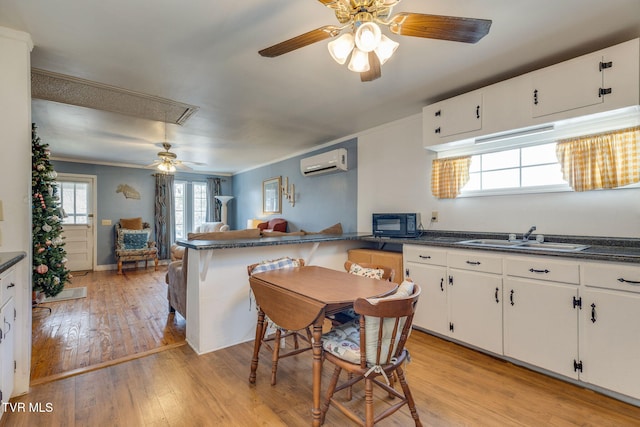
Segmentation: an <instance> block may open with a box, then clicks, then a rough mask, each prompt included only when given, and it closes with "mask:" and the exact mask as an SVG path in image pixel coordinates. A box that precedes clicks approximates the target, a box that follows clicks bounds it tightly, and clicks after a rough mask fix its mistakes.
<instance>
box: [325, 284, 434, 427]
mask: <svg viewBox="0 0 640 427" xmlns="http://www.w3.org/2000/svg"><path fill="white" fill-rule="evenodd" d="M419 296H420V287H419V286H418V285H415V284H413V283H412V282H410V281H409V280H406V281H405V282H403V283H402V284H401V285H400V287H399V288H398V291H397V292H396V294H393V295H391V296H389V297H385V298H379V299H362V298H359V299H358V300H356V302H355V304H354V308H355V311H356V313H358V314H359V315H360V319H359V330H358V328H357V325H355V324H354V323H352V324H347V325H343V326H340V327H337V328H335V329H334V330H332V331H331V332H329V333H328V334H325V335H324V336H323V348H324V358H325V360H326V361H328V362H330V363H332V364H333V365H335V370H334V372H333V376H332V378H331V381H330V382H329V386H328V389H327V394H326V399H325V402H324V404H323V407H322V422H324V419H325V416H326V413H327V411H328V410H329V407H330V406H334V407H336V408H338V409H339V410H340V411H341V412H342V413H344V414H345V415H346V416H347V417H349V418H350V419H351V420H353V421H356V422H359V423H360V425H363V426H373V425H374V424H375V423H377V422H378V421H380V420H382V419H384V418H387V417H388V416H390V415H392V414H393V413H395V412H396V411H397V410H398V409H400V408H401V407H402V406H404V405H407V406H408V407H409V410H410V412H411V416H412V417H413V420H414V422H415V425H416V426H421V425H422V424H421V423H420V418H419V416H418V411H417V409H416V405H415V401H414V399H413V396H412V394H411V390H410V389H409V384H408V383H407V380H406V377H405V373H404V369H403V366H404V363H405V361H407V359H408V357H409V352H408V350H407V349H406V348H405V344H406V342H407V338H408V337H409V333H410V331H411V325H412V323H413V315H414V313H415V309H416V304H417V302H418V297H419ZM354 326H355V327H354ZM343 370H344V371H346V372H347V373H349V374H352V376H350V378H348V379H347V380H346V381H345V382H343V383H341V384H339V385H338V381H339V378H340V374H341V372H342V371H343ZM394 375H397V377H398V379H399V382H400V385H401V387H402V393H400V392H399V391H397V390H396V389H394V388H393V387H392V386H391V385H390V379H391V378H392V377H393V376H394ZM360 381H364V396H362V398H363V400H364V404H365V410H364V414H365V417H364V419H363V418H362V417H361V416H360V415H358V413H356V412H354V411H353V410H351V409H349V408H348V407H347V406H346V405H344V404H343V403H342V402H341V401H340V400H339V399H338V398H337V397H336V396H335V393H337V392H338V391H341V390H345V389H346V390H347V391H348V390H350V389H351V387H352V386H353V385H354V384H356V383H359V382H360ZM374 385H376V386H378V387H380V388H382V389H383V390H384V391H386V392H387V393H388V394H389V395H390V396H391V395H392V396H395V397H397V398H399V401H398V402H396V403H394V404H393V405H390V406H388V407H386V409H385V410H383V411H381V412H379V414H377V415H376V414H374V404H373V397H374V396H373V390H374V388H373V386H374ZM345 400H349V399H348V397H347V399H345Z"/></svg>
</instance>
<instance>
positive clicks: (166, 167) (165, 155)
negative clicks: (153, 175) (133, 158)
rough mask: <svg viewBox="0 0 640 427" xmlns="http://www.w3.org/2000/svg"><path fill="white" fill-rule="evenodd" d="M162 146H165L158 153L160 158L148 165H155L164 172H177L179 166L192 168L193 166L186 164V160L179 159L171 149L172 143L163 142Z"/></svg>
mask: <svg viewBox="0 0 640 427" xmlns="http://www.w3.org/2000/svg"><path fill="white" fill-rule="evenodd" d="M162 147H163V148H164V151H160V152H159V153H158V159H157V160H156V161H155V162H153V163H151V164H150V165H149V166H147V167H155V168H157V169H159V170H160V171H162V172H164V173H172V172H175V171H176V169H177V168H184V169H188V170H192V168H190V167H189V166H187V165H185V164H184V162H182V161H180V160H178V156H177V155H176V153H172V152H171V151H169V150H170V149H171V144H169V143H168V142H163V143H162Z"/></svg>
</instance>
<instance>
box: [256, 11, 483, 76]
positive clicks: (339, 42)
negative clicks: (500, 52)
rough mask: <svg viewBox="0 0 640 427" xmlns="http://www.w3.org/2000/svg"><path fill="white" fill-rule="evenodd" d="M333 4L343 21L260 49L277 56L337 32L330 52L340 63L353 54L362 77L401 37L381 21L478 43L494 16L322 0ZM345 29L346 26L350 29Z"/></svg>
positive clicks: (416, 33) (374, 72)
mask: <svg viewBox="0 0 640 427" xmlns="http://www.w3.org/2000/svg"><path fill="white" fill-rule="evenodd" d="M318 1H319V2H320V3H322V4H323V5H325V6H327V7H328V8H330V9H333V11H334V13H335V15H336V18H337V19H338V22H339V23H340V24H341V25H340V26H336V25H325V26H323V27H320V28H316V29H315V30H311V31H309V32H307V33H304V34H301V35H299V36H296V37H293V38H291V39H289V40H286V41H283V42H281V43H278V44H275V45H273V46H270V47H268V48H265V49H262V50H261V51H259V52H258V53H259V54H260V55H262V56H265V57H268V58H273V57H276V56H280V55H283V54H285V53H288V52H291V51H293V50H296V49H299V48H301V47H305V46H308V45H310V44H313V43H316V42H319V41H322V40H326V39H329V38H334V37H337V36H339V35H340V34H342V35H341V36H340V37H339V38H337V39H336V40H333V41H332V42H330V43H329V45H328V48H329V53H330V54H331V56H332V57H333V59H334V60H335V61H336V62H338V63H339V64H340V65H342V64H344V63H345V62H346V61H347V59H348V58H349V56H351V60H350V62H349V65H348V68H349V69H350V70H351V71H354V72H358V73H360V80H361V81H363V82H367V81H372V80H375V79H377V78H378V77H380V76H381V71H380V66H381V65H382V64H384V63H385V62H386V61H387V60H388V59H389V58H390V57H391V55H393V53H394V52H395V50H396V49H397V47H398V43H397V42H395V41H393V40H391V39H389V38H388V37H387V36H385V35H384V34H382V32H381V31H380V25H382V26H386V27H388V28H389V31H391V32H392V33H393V34H397V35H399V36H413V37H423V38H428V39H440V40H451V41H457V42H463V43H476V42H478V41H479V40H480V39H481V38H483V37H484V36H486V35H487V34H488V33H489V28H490V27H491V21H490V20H487V19H475V18H462V17H457V16H445V15H427V14H422V13H411V12H400V13H396V14H395V15H391V10H392V9H393V7H394V6H395V5H397V4H398V3H400V1H401V0H318ZM345 30H347V31H346V32H345Z"/></svg>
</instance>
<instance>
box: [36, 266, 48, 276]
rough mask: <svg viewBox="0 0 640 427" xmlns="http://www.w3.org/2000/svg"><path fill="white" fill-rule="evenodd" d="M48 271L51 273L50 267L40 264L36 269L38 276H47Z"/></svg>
mask: <svg viewBox="0 0 640 427" xmlns="http://www.w3.org/2000/svg"><path fill="white" fill-rule="evenodd" d="M47 271H49V267H47V266H46V265H44V264H40V265H39V266H37V267H36V273H38V274H45V273H46V272H47Z"/></svg>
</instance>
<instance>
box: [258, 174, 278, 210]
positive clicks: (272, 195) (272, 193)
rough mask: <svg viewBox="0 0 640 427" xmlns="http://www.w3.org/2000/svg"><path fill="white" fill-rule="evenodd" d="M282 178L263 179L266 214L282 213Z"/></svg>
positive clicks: (263, 208) (263, 200)
mask: <svg viewBox="0 0 640 427" xmlns="http://www.w3.org/2000/svg"><path fill="white" fill-rule="evenodd" d="M281 189H282V178H281V177H279V176H278V177H275V178H270V179H266V180H264V181H262V211H263V212H264V213H265V214H274V213H282V193H281Z"/></svg>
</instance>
